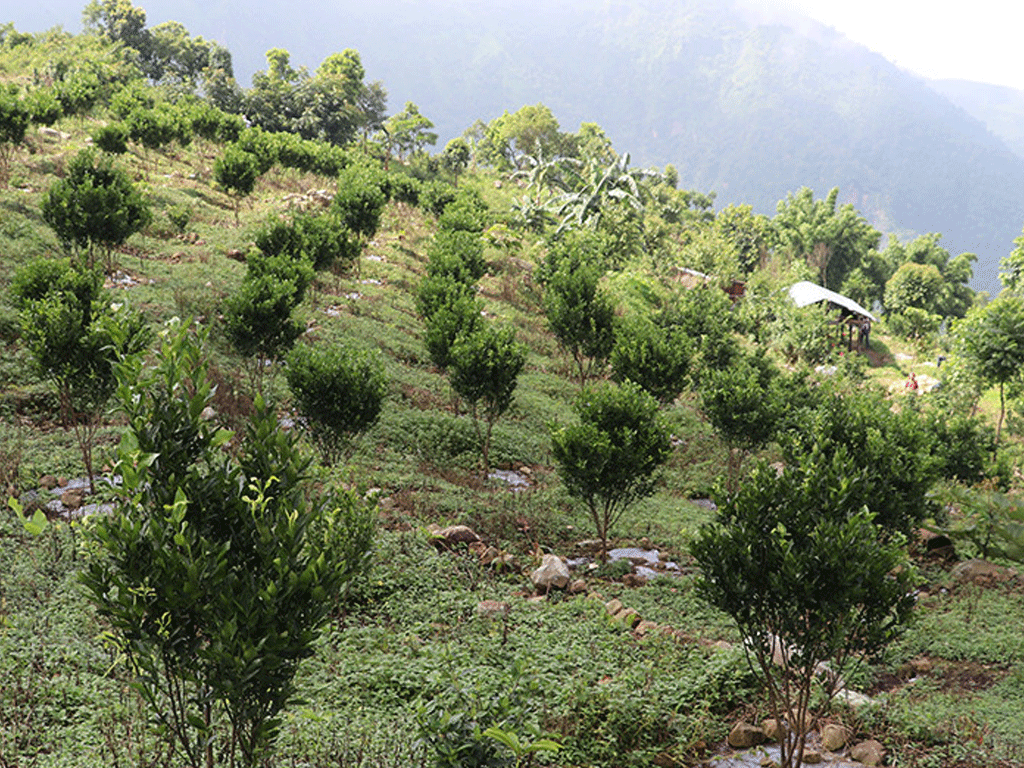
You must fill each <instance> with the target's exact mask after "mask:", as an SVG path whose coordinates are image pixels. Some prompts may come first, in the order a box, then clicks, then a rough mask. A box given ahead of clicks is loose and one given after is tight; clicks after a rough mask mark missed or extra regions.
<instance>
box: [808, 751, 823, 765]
mask: <svg viewBox="0 0 1024 768" xmlns="http://www.w3.org/2000/svg"><path fill="white" fill-rule="evenodd" d="M823 759H824V758H823V757H822V755H821V752H819V751H818V750H816V749H809V748H805V749H804V759H803V762H804V763H806V764H807V765H814V764H815V763H820V762H821V761H822V760H823Z"/></svg>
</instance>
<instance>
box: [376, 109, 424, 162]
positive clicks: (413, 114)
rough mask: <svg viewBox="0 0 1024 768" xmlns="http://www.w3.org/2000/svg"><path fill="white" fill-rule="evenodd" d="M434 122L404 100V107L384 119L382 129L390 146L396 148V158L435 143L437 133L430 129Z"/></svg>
mask: <svg viewBox="0 0 1024 768" xmlns="http://www.w3.org/2000/svg"><path fill="white" fill-rule="evenodd" d="M433 127H434V124H433V123H432V122H431V121H430V120H429V119H428V118H427V117H426V116H425V115H422V114H420V108H419V107H417V106H416V105H415V104H413V103H412V102H411V101H407V102H405V108H404V109H403V110H402V111H401V112H399V113H398V114H396V115H392V116H391V117H389V118H388V119H387V120H385V121H384V131H385V133H386V134H387V136H388V142H389V144H390V146H392V147H394V148H395V149H397V150H398V158H399V159H402V158H403V157H406V156H408V155H415V154H417V153H419V152H420V151H422V150H423V148H424V147H426V146H428V145H429V146H431V147H432V146H434V145H435V144H436V143H437V134H436V133H434V132H433V131H431V130H430V129H431V128H433Z"/></svg>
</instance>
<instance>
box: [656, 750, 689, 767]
mask: <svg viewBox="0 0 1024 768" xmlns="http://www.w3.org/2000/svg"><path fill="white" fill-rule="evenodd" d="M651 765H653V766H655V768H676V766H680V765H682V763H680V762H679V761H678V760H676V759H675V758H674V757H672V755H670V754H669V753H668V752H659V753H658V754H657V755H655V756H654V757H652V758H651Z"/></svg>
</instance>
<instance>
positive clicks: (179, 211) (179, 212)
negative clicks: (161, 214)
mask: <svg viewBox="0 0 1024 768" xmlns="http://www.w3.org/2000/svg"><path fill="white" fill-rule="evenodd" d="M167 220H168V221H169V222H171V224H172V225H173V226H174V228H175V229H176V230H178V232H179V233H181V232H184V231H185V228H186V227H187V226H188V225H189V222H190V221H192V206H191V205H186V204H185V203H180V204H178V205H172V206H171V207H170V208H168V209H167Z"/></svg>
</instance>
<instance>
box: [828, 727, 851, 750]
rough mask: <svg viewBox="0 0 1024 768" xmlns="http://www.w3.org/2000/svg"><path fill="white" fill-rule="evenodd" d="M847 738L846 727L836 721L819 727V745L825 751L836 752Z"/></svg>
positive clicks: (844, 743) (843, 745)
mask: <svg viewBox="0 0 1024 768" xmlns="http://www.w3.org/2000/svg"><path fill="white" fill-rule="evenodd" d="M849 738H850V736H849V732H848V731H847V730H846V727H845V726H842V725H839V724H838V723H828V724H827V725H824V726H822V728H821V747H822V749H824V750H825V751H826V752H838V751H839V750H840V749H842V748H843V747H845V746H846V741H847V739H849Z"/></svg>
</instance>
